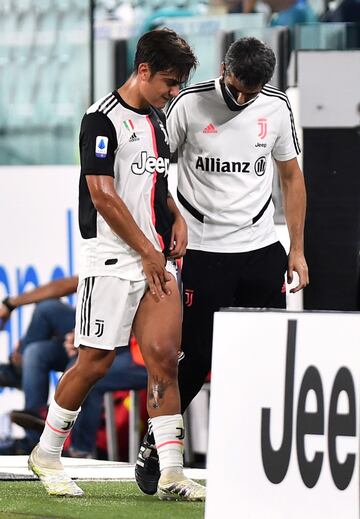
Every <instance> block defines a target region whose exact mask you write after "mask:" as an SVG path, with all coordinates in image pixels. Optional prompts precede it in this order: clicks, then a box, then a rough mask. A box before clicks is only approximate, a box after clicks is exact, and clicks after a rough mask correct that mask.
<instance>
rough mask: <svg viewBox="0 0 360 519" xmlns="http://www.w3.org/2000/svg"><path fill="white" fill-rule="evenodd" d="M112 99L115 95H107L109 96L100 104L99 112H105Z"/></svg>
mask: <svg viewBox="0 0 360 519" xmlns="http://www.w3.org/2000/svg"><path fill="white" fill-rule="evenodd" d="M112 97H114V94H113V93H111V94H109V95H107V96H106V97H105V99H103V100H102V101H101V103H100V104H99V106H98V111H99V112H100V111H101V110H103V108H104V107H105V106H106V105H107V104H108V101H109V100H110V98H112Z"/></svg>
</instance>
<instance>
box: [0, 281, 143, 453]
mask: <svg viewBox="0 0 360 519" xmlns="http://www.w3.org/2000/svg"><path fill="white" fill-rule="evenodd" d="M77 285H78V277H77V276H73V277H71V278H64V279H59V280H56V281H52V282H50V283H47V284H46V285H43V286H40V287H37V288H35V289H33V290H30V291H28V292H25V293H23V294H20V295H18V296H15V297H11V296H9V297H7V298H5V300H4V301H3V302H2V304H1V305H0V318H1V319H2V320H3V323H4V324H5V322H6V321H7V320H8V319H9V317H10V315H11V312H12V311H13V310H14V309H16V308H19V307H21V306H23V305H28V304H33V303H36V307H35V309H34V312H33V314H32V317H31V321H30V324H29V327H28V329H27V332H26V334H25V335H24V337H23V338H22V339H21V340H20V341H19V346H18V348H17V350H16V355H14V354H13V355H12V356H11V358H12V363H14V362H16V377H15V375H14V374H13V372H12V371H11V374H10V375H8V376H7V371H8V370H5V369H4V370H3V377H2V378H1V373H2V370H1V368H2V366H3V367H4V368H8V367H9V366H12V364H9V365H2V366H0V385H1V386H2V387H17V388H18V389H22V390H23V391H24V396H25V409H23V410H19V411H17V410H15V411H12V412H11V414H10V417H11V420H12V421H13V422H14V423H16V424H18V425H20V426H21V427H23V428H24V429H25V432H26V435H25V438H21V439H13V441H12V443H10V444H9V445H7V446H6V447H4V449H1V448H0V454H4V455H5V454H6V455H10V454H29V453H30V452H31V450H32V448H33V447H34V446H35V445H36V444H37V443H38V441H39V438H40V434H41V432H42V430H43V428H44V425H45V416H46V412H47V402H48V396H49V375H50V373H51V371H61V372H63V371H66V370H67V369H69V368H70V367H71V366H72V365H73V364H74V363H75V361H76V357H77V354H78V349H77V348H75V347H74V334H73V332H72V330H73V328H74V326H75V309H74V308H73V307H72V306H70V305H69V304H67V303H65V302H63V301H61V300H60V299H59V298H61V297H63V296H66V295H70V294H73V293H74V292H76V289H77ZM14 359H16V360H14ZM146 383H147V374H146V370H145V368H144V367H143V366H141V365H139V364H137V363H136V362H134V359H133V356H132V352H131V351H130V348H129V347H124V348H119V349H118V350H117V355H116V357H115V360H114V362H113V364H112V366H111V368H110V370H109V371H108V373H107V374H106V376H105V377H104V378H103V379H101V380H100V381H99V382H98V383H97V384H95V386H94V387H93V389H92V391H90V393H89V394H88V396H87V398H86V400H85V402H84V405H83V406H82V412H81V413H80V416H79V420H78V421H77V422H76V424H75V427H74V429H73V431H72V436H71V444H70V446H69V448H68V449H67V451H66V454H67V455H69V456H71V457H85V458H88V457H94V455H95V450H96V433H97V430H98V428H99V424H100V419H101V412H102V403H103V395H104V393H106V392H108V391H117V390H128V389H143V388H145V387H146Z"/></svg>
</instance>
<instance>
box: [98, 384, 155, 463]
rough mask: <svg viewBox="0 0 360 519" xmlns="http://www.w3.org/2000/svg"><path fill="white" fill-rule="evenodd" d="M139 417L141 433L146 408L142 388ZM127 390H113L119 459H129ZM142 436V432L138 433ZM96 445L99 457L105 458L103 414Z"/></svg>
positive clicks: (144, 390)
mask: <svg viewBox="0 0 360 519" xmlns="http://www.w3.org/2000/svg"><path fill="white" fill-rule="evenodd" d="M139 397H140V398H139V405H140V419H141V425H142V433H144V432H145V426H146V422H147V418H148V415H147V410H146V389H142V390H141V391H140V394H139ZM129 399H130V396H129V391H115V392H114V418H115V425H116V431H117V440H118V452H119V461H128V460H129V403H130V401H129ZM140 436H141V437H142V434H141V435H140ZM96 447H97V449H98V451H99V457H101V458H107V442H106V428H105V416H104V415H103V419H102V424H101V426H100V428H99V430H98V433H97V439H96Z"/></svg>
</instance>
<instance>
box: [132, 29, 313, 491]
mask: <svg viewBox="0 0 360 519" xmlns="http://www.w3.org/2000/svg"><path fill="white" fill-rule="evenodd" d="M274 67H275V56H274V53H273V51H272V50H271V49H270V48H269V47H268V46H266V45H265V44H263V43H262V42H261V41H259V40H257V39H256V38H243V39H240V40H237V41H236V42H234V43H233V44H232V45H231V46H230V48H229V50H228V51H227V53H226V57H225V63H224V64H223V65H222V75H221V77H219V78H217V79H215V80H211V81H207V82H204V83H200V84H197V85H195V86H192V87H189V88H186V89H184V90H182V91H181V92H180V94H179V95H178V96H177V97H176V98H175V99H174V100H173V101H172V103H171V104H170V107H169V109H168V111H167V127H168V132H169V138H170V148H171V151H172V152H174V151H175V150H176V149H177V150H178V200H179V202H180V204H181V206H182V213H183V216H184V217H185V220H186V222H187V225H188V229H189V243H188V250H187V253H186V256H185V257H184V260H183V269H182V276H183V296H184V297H183V313H184V317H183V335H182V337H183V338H182V350H183V352H184V354H185V357H184V359H183V360H182V361H181V363H180V367H179V388H180V395H181V408H182V412H183V411H184V410H185V409H186V408H187V406H188V405H189V404H190V402H191V400H192V399H193V398H194V396H195V395H196V394H197V393H198V391H199V390H200V389H201V387H202V385H203V383H204V380H205V378H206V376H207V374H208V372H209V370H210V368H211V353H212V333H213V314H214V312H216V311H218V310H219V309H220V308H221V307H254V308H285V305H286V293H285V292H286V291H285V283H284V280H285V272H286V271H287V281H288V283H291V282H292V279H293V272H294V271H296V272H297V273H298V275H299V283H298V285H297V286H296V287H295V288H293V289H291V291H292V292H297V291H299V290H301V289H302V288H304V287H305V286H306V285H307V284H308V282H309V277H308V269H307V264H306V261H305V258H304V252H303V229H304V217H305V205H306V194H305V186H304V179H303V175H302V172H301V170H300V168H299V165H298V162H297V158H296V157H297V155H298V154H299V152H300V148H299V144H298V139H297V136H296V131H295V126H294V119H293V115H292V111H291V107H290V103H289V100H288V98H287V96H286V95H285V94H284V93H283V92H281V91H279V90H278V89H277V88H274V87H273V86H271V85H269V84H268V82H269V81H270V79H271V77H272V75H273V72H274ZM273 159H274V160H275V162H276V165H277V168H278V171H279V175H280V181H281V186H282V191H283V197H284V208H285V215H286V221H287V226H288V230H289V235H290V253H289V256H288V257H287V256H286V253H285V250H284V248H283V247H282V245H281V244H280V242H279V241H278V238H277V236H276V232H275V227H274V221H273V214H274V206H273V203H272V199H271V190H272V180H273V162H272V161H273ZM239 334H240V337H241V330H239ZM234 434H235V431H234ZM158 477H159V469H158V464H157V452H156V448H155V445H154V440H153V437H152V434H151V432H150V434H148V435H146V436H145V438H144V441H143V445H142V446H141V450H140V453H139V457H138V461H137V465H136V479H137V482H138V485H139V487H140V488H141V490H143V491H144V492H145V493H148V494H152V493H154V492H155V491H156V482H157V478H158Z"/></svg>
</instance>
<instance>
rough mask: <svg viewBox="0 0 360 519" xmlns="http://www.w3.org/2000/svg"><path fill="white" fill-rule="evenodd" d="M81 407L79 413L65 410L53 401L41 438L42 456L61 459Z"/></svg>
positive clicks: (78, 411)
mask: <svg viewBox="0 0 360 519" xmlns="http://www.w3.org/2000/svg"><path fill="white" fill-rule="evenodd" d="M80 410H81V407H80V408H79V409H78V410H77V411H69V410H67V409H63V408H62V407H60V406H59V405H58V404H57V403H56V402H55V399H53V400H52V402H51V404H50V406H49V411H48V414H47V417H46V422H45V427H44V430H43V433H42V435H41V438H40V453H39V454H40V455H41V456H44V457H46V458H56V459H59V458H60V456H61V451H62V449H63V446H64V443H65V440H66V438H67V437H68V436H69V434H70V432H71V429H72V428H73V426H74V423H75V421H76V418H77V416H78V414H79V413H80Z"/></svg>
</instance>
